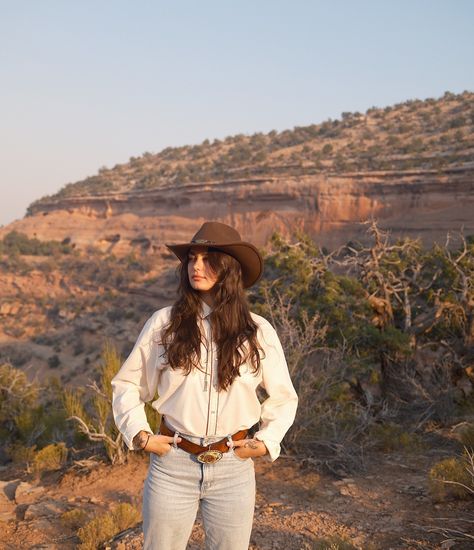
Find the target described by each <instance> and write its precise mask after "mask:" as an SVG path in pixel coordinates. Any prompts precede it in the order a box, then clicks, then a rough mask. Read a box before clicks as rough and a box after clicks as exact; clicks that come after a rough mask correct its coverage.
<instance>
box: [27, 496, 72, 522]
mask: <svg viewBox="0 0 474 550" xmlns="http://www.w3.org/2000/svg"><path fill="white" fill-rule="evenodd" d="M67 508H68V506H67V505H66V504H64V502H61V501H59V500H52V499H48V500H43V501H41V502H37V503H35V504H30V505H29V506H28V508H27V509H26V511H25V516H24V519H25V520H27V521H30V520H33V519H37V518H42V517H54V516H58V515H60V514H62V513H63V512H64V511H65V510H66V509H67Z"/></svg>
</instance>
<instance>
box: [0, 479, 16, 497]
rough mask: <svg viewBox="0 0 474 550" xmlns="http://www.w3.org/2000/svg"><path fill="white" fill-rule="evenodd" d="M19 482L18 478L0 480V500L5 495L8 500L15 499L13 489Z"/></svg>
mask: <svg viewBox="0 0 474 550" xmlns="http://www.w3.org/2000/svg"><path fill="white" fill-rule="evenodd" d="M19 484H20V480H19V479H13V480H10V481H0V502H1V501H2V499H3V497H6V498H7V499H8V500H11V501H13V500H15V491H16V489H17V487H18V485H19Z"/></svg>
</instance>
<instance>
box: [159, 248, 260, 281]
mask: <svg viewBox="0 0 474 550" xmlns="http://www.w3.org/2000/svg"><path fill="white" fill-rule="evenodd" d="M165 246H166V247H167V248H169V249H170V250H171V252H173V254H175V255H176V256H177V257H178V259H179V260H180V261H181V262H184V261H185V260H186V257H187V254H188V251H189V249H190V248H192V247H193V246H206V247H208V248H209V247H211V248H215V249H217V250H221V251H222V252H225V253H226V254H229V256H232V257H233V258H235V259H236V260H237V261H238V262H239V263H240V265H241V267H242V283H243V286H244V288H249V287H251V286H252V285H254V284H255V283H256V282H257V281H258V280H259V279H260V278H261V276H262V274H263V258H262V256H261V254H260V252H259V251H258V249H257V248H256V247H255V246H254V245H253V244H252V243H247V242H242V241H241V242H238V243H229V244H222V245H221V244H201V243H184V244H166V245H165Z"/></svg>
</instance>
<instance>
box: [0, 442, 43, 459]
mask: <svg viewBox="0 0 474 550" xmlns="http://www.w3.org/2000/svg"><path fill="white" fill-rule="evenodd" d="M6 453H7V456H8V457H9V458H10V460H12V461H13V462H14V463H15V464H27V465H28V464H30V463H31V462H33V460H34V458H35V454H36V445H33V446H31V447H27V446H26V445H23V444H22V443H19V442H15V443H12V444H10V445H7V447H6Z"/></svg>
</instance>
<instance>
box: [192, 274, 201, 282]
mask: <svg viewBox="0 0 474 550" xmlns="http://www.w3.org/2000/svg"><path fill="white" fill-rule="evenodd" d="M202 279H204V277H198V276H197V275H194V276H193V280H195V281H201V280H202Z"/></svg>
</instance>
